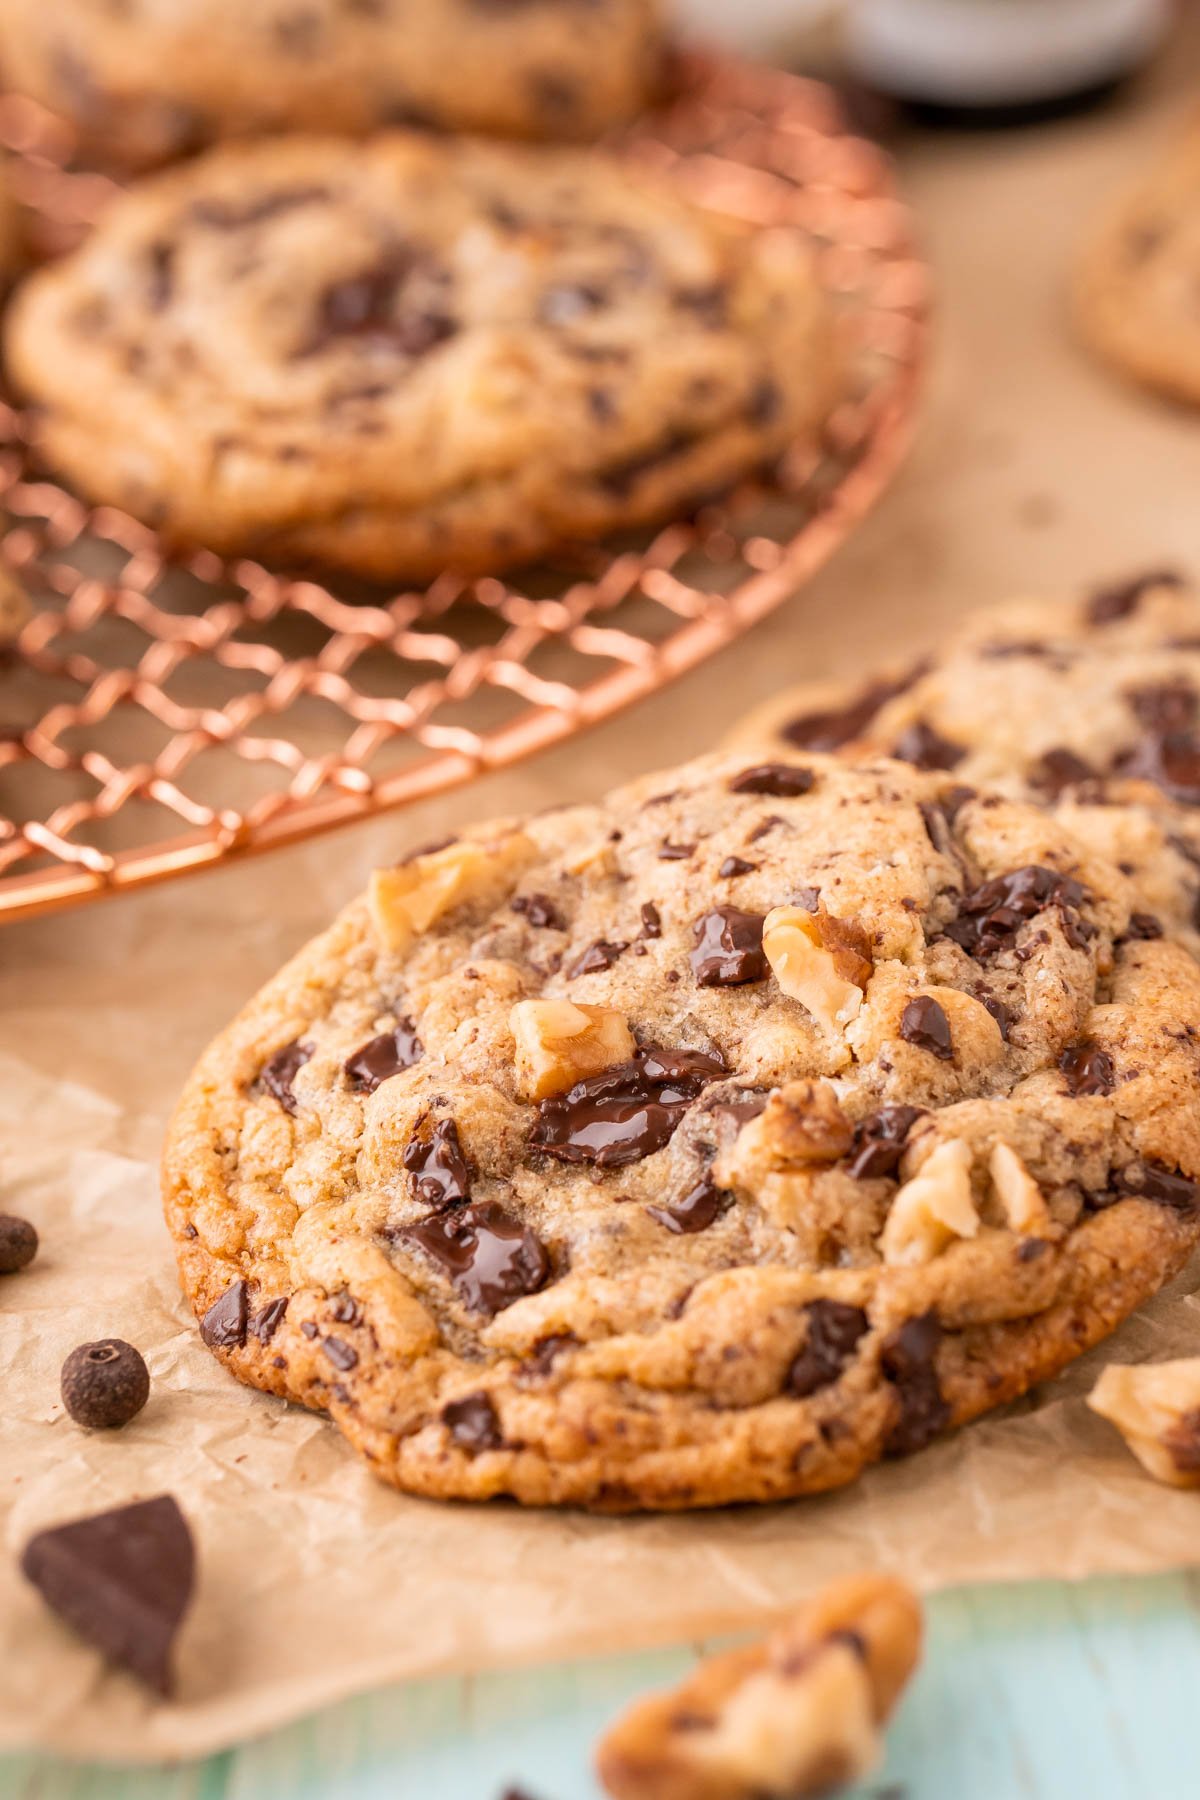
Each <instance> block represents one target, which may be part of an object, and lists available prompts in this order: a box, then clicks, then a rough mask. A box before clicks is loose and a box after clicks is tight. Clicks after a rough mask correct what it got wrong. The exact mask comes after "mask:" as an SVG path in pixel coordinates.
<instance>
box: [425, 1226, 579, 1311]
mask: <svg viewBox="0 0 1200 1800" xmlns="http://www.w3.org/2000/svg"><path fill="white" fill-rule="evenodd" d="M392 1235H393V1238H394V1240H395V1241H396V1242H399V1243H403V1244H414V1245H416V1246H417V1248H418V1249H420V1250H423V1251H424V1252H425V1255H426V1256H428V1257H429V1258H430V1260H431V1261H432V1262H434V1263H436V1264H437V1265H438V1267H439V1268H440V1269H441V1270H442V1271H443V1273H444V1274H446V1275H447V1276H448V1277H449V1279H450V1280H451V1281H452V1282H453V1284H454V1286H455V1288H456V1289H457V1291H458V1293H459V1295H460V1296H461V1298H462V1300H463V1301H464V1303H465V1304H466V1305H467V1306H468V1307H470V1309H471V1311H472V1312H483V1313H492V1314H494V1313H498V1312H501V1311H503V1309H504V1308H505V1307H506V1306H511V1305H512V1303H513V1301H514V1300H520V1299H521V1298H522V1296H523V1295H525V1294H536V1293H537V1291H538V1289H539V1288H541V1287H544V1286H545V1284H546V1282H547V1281H548V1280H549V1277H550V1258H549V1256H548V1255H547V1252H546V1247H545V1245H544V1244H543V1243H542V1242H541V1241H540V1239H539V1238H537V1237H536V1236H535V1235H534V1233H533V1232H532V1231H530V1230H529V1228H528V1226H526V1225H523V1224H522V1223H521V1221H520V1220H519V1219H515V1218H513V1216H512V1214H511V1213H506V1212H505V1210H504V1208H503V1207H502V1206H498V1205H497V1204H496V1203H495V1201H491V1200H489V1201H485V1202H482V1203H481V1204H478V1205H474V1206H463V1207H459V1208H458V1209H457V1210H456V1211H454V1212H447V1213H440V1214H438V1215H437V1216H436V1217H434V1218H432V1219H425V1220H423V1221H422V1223H421V1224H419V1225H406V1226H404V1227H402V1229H401V1230H399V1231H397V1232H394V1233H393V1234H392Z"/></svg>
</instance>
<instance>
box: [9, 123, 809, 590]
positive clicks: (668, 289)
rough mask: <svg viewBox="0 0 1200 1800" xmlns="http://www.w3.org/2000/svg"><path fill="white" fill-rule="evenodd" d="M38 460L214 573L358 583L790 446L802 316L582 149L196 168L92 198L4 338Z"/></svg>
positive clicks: (580, 529) (636, 512) (757, 237)
mask: <svg viewBox="0 0 1200 1800" xmlns="http://www.w3.org/2000/svg"><path fill="white" fill-rule="evenodd" d="M7 344H8V357H9V364H10V369H11V372H12V374H13V375H14V376H15V378H16V380H17V381H18V383H19V385H20V386H21V387H22V388H23V389H24V391H25V392H26V394H27V395H28V396H29V397H30V398H31V399H33V400H34V401H35V402H36V403H37V406H38V409H39V414H40V438H39V442H40V445H41V447H42V449H43V451H44V452H45V454H46V455H47V456H48V457H49V458H50V460H51V461H52V462H54V463H55V464H56V465H57V466H58V467H59V468H60V469H61V470H63V471H64V472H65V473H66V474H67V476H68V477H69V478H70V479H71V481H72V482H73V483H74V484H75V485H76V486H77V487H78V488H79V489H80V490H81V491H82V492H84V493H85V494H88V495H90V496H91V497H92V498H94V499H97V500H101V501H107V502H110V503H113V504H115V505H117V506H121V507H124V508H126V509H127V510H129V511H131V512H133V513H135V514H137V515H138V516H139V517H142V518H145V519H148V520H151V521H153V522H154V523H155V524H157V525H159V526H161V528H162V529H163V530H164V531H165V532H166V533H167V534H168V535H169V536H171V537H172V538H175V539H179V540H183V541H187V542H199V543H206V544H209V545H210V546H212V547H213V548H215V549H217V550H226V551H231V552H237V551H247V550H249V551H253V552H255V553H259V554H263V555H268V556H272V557H276V558H289V559H297V558H299V559H308V558H316V559H318V560H321V561H325V562H331V563H336V564H339V565H343V566H345V567H348V568H352V569H357V570H359V571H361V572H363V573H365V574H368V575H377V576H381V577H392V576H402V575H407V576H412V577H422V576H429V575H433V574H436V573H437V572H438V571H440V570H441V569H443V568H445V567H447V566H451V567H455V568H458V569H467V570H478V569H488V568H494V567H497V566H499V565H502V564H505V563H512V562H514V561H520V560H522V559H525V558H528V557H530V556H533V555H535V554H537V553H539V552H541V551H543V550H545V549H547V548H548V547H550V546H551V545H554V544H556V543H559V542H561V541H562V540H564V539H569V538H572V537H591V536H596V535H598V534H601V533H604V532H606V531H608V530H610V529H612V528H613V527H616V526H622V525H630V524H636V523H640V522H644V521H648V520H652V519H657V518H660V517H663V516H666V515H669V514H671V513H673V512H676V511H677V510H679V509H680V508H683V507H685V506H687V505H688V504H689V503H690V502H691V501H693V500H694V499H696V498H697V497H699V496H702V495H706V494H709V493H711V492H712V491H713V490H714V489H717V488H720V487H721V486H723V485H727V484H728V483H729V482H731V481H732V480H733V479H735V478H736V477H737V476H738V475H739V474H741V473H743V472H744V471H746V470H748V469H749V468H751V467H752V466H754V465H756V464H758V463H761V462H763V461H764V460H766V459H768V458H769V457H771V456H772V455H774V454H776V453H778V452H779V451H781V450H782V449H783V447H784V446H785V445H786V444H787V443H789V442H790V441H791V440H792V439H793V438H794V437H795V436H796V435H797V434H803V433H806V432H810V431H812V430H814V429H815V427H816V425H817V423H818V421H819V420H820V419H821V418H822V417H823V415H824V413H825V411H826V409H827V407H828V404H829V401H830V396H831V391H832V375H831V356H830V341H829V333H828V329H827V323H826V315H825V309H824V304H823V297H822V295H821V293H820V291H819V290H818V288H817V287H816V285H815V283H814V281H813V278H812V274H811V271H810V266H809V261H808V256H807V252H806V251H805V249H804V248H803V246H802V245H801V243H800V242H799V240H798V239H797V237H796V236H795V235H793V234H790V233H772V232H763V233H758V234H753V235H749V236H748V235H745V234H743V233H740V232H736V231H734V230H733V228H732V227H724V226H722V225H720V224H718V223H717V222H716V221H714V220H713V219H712V218H710V217H709V216H707V215H704V214H702V213H700V212H698V211H696V210H694V209H692V208H690V207H688V206H686V205H684V204H683V203H682V202H681V201H679V200H677V199H676V198H675V197H674V196H673V195H672V194H670V193H669V192H667V191H665V190H664V189H658V188H651V187H649V186H647V185H645V184H644V183H643V182H641V181H640V180H638V179H635V177H634V176H633V175H631V174H629V173H627V172H626V171H625V170H624V169H623V168H622V167H621V165H620V164H619V163H617V162H616V161H615V160H611V159H607V158H602V157H601V156H600V155H599V153H597V152H592V153H589V152H585V151H572V150H557V151H550V150H547V151H542V152H540V153H539V152H531V151H523V150H519V149H511V148H503V147H496V146H488V145H485V144H482V143H458V144H450V143H448V142H447V143H441V142H435V141H433V140H429V139H423V138H419V137H415V136H409V135H403V134H394V135H392V136H390V137H385V138H378V139H375V140H374V141H373V142H372V143H371V144H369V145H367V146H363V145H354V144H348V143H345V142H342V141H338V140H336V139H312V138H309V139H297V140H295V141H292V142H288V143H267V144H262V145H257V146H252V145H245V146H242V145H238V146H227V147H225V148H224V149H222V150H218V151H214V152H211V153H210V154H209V155H208V156H207V157H204V158H202V159H201V160H199V161H198V162H196V163H193V164H191V165H189V166H188V167H186V168H184V169H181V170H178V171H174V172H172V173H170V174H168V175H165V176H160V177H157V178H156V179H154V180H153V181H151V182H149V183H147V184H145V185H143V186H142V187H141V189H140V190H139V191H137V192H136V193H134V194H131V195H129V196H128V197H126V198H124V199H122V200H121V201H119V202H118V203H117V204H116V205H115V206H114V207H113V208H112V210H111V211H110V212H108V213H107V214H106V215H105V218H104V221H103V222H102V224H101V225H100V226H99V228H98V229H97V230H96V232H95V233H94V234H93V236H92V237H91V238H90V240H89V241H88V243H87V244H86V245H85V246H84V247H83V248H82V249H81V250H80V251H78V252H77V253H76V254H75V255H74V256H71V257H68V258H67V259H66V260H65V261H63V262H61V263H59V264H57V265H55V266H54V267H53V268H51V269H48V270H46V271H44V272H42V273H40V274H38V275H36V276H35V277H34V278H33V279H32V280H31V281H30V282H29V283H28V284H27V286H26V287H25V288H24V290H23V291H22V293H21V295H20V296H19V298H18V300H17V302H16V306H15V310H14V313H13V315H12V318H11V321H10V324H9V328H8V338H7Z"/></svg>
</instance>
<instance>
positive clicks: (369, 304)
mask: <svg viewBox="0 0 1200 1800" xmlns="http://www.w3.org/2000/svg"><path fill="white" fill-rule="evenodd" d="M417 267H418V262H417V259H416V258H414V257H413V256H411V255H408V254H405V253H404V252H398V253H397V254H395V255H393V256H390V257H384V258H383V259H381V260H380V261H379V262H378V263H377V264H376V265H375V266H374V267H373V268H370V269H364V270H362V271H361V272H360V273H359V274H357V275H350V276H347V277H346V278H345V279H344V280H342V281H335V282H333V283H332V284H331V285H330V286H329V287H327V288H326V289H325V291H324V293H323V294H322V295H321V297H320V300H319V302H318V305H317V316H316V323H315V326H314V329H313V331H312V333H311V335H310V337H309V338H308V340H307V341H306V342H305V344H304V345H303V346H302V348H301V349H300V351H299V352H298V354H299V355H301V356H312V355H313V354H315V353H316V352H317V351H320V350H324V349H326V348H327V347H328V346H329V345H330V344H334V343H337V342H338V341H339V340H341V339H344V338H358V339H360V340H363V341H366V342H369V343H370V344H371V345H373V346H378V347H380V348H387V349H392V350H396V351H399V352H400V354H401V355H404V356H423V355H424V354H425V353H426V351H429V350H432V349H434V348H435V347H436V346H437V345H438V344H441V343H444V342H445V340H446V339H447V338H449V337H453V335H454V333H455V332H456V331H457V329H458V327H457V325H456V323H455V321H454V320H453V319H451V318H449V317H448V316H447V315H446V314H444V313H441V312H437V311H430V310H428V309H426V308H413V307H411V306H410V307H407V308H406V307H405V306H404V305H403V304H402V289H403V287H404V284H405V282H406V281H407V279H408V277H409V276H410V275H411V274H412V273H413V272H414V270H415V269H416V268H417Z"/></svg>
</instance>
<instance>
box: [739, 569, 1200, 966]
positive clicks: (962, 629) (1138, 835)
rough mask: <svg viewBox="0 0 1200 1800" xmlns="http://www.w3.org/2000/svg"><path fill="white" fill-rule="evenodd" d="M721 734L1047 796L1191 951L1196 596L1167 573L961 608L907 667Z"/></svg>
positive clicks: (1196, 809)
mask: <svg viewBox="0 0 1200 1800" xmlns="http://www.w3.org/2000/svg"><path fill="white" fill-rule="evenodd" d="M727 741H728V742H729V743H730V744H737V745H739V746H742V745H744V746H746V747H747V749H748V750H750V749H754V748H755V747H757V749H758V750H759V751H761V753H762V754H764V755H776V754H779V755H793V756H794V755H795V754H796V753H797V752H798V751H802V750H805V749H817V750H822V751H834V750H836V751H839V752H840V753H842V754H845V755H847V756H856V755H861V754H876V755H880V754H882V755H891V756H898V757H901V758H904V759H906V760H908V761H910V762H911V763H913V764H914V766H916V767H919V768H927V769H933V768H937V769H942V770H944V771H945V772H946V774H947V776H948V777H949V778H951V779H953V780H954V781H955V782H956V783H958V784H960V785H964V786H972V785H975V786H986V787H989V788H994V789H996V790H998V791H1000V792H1003V793H1006V794H1009V795H1010V796H1012V797H1013V798H1015V799H1022V800H1030V801H1036V802H1038V804H1040V805H1046V806H1049V807H1050V808H1051V809H1052V811H1053V812H1054V814H1055V816H1056V817H1057V818H1059V819H1060V820H1061V822H1062V823H1063V824H1065V825H1066V826H1067V827H1068V828H1069V829H1071V830H1072V831H1074V832H1077V833H1081V834H1082V835H1083V836H1084V837H1086V838H1087V840H1088V841H1089V842H1090V843H1091V844H1093V845H1094V847H1095V848H1096V849H1097V850H1099V851H1100V852H1101V854H1103V855H1105V856H1107V857H1108V858H1109V860H1111V861H1113V862H1115V863H1118V864H1120V865H1121V866H1122V867H1123V868H1124V869H1125V870H1126V872H1127V873H1129V874H1130V875H1132V876H1133V877H1134V878H1135V879H1136V881H1137V883H1138V885H1139V886H1140V888H1141V891H1142V894H1143V910H1144V911H1145V913H1146V914H1147V921H1146V924H1145V928H1146V929H1148V930H1154V929H1155V928H1156V925H1157V926H1161V927H1162V928H1163V929H1164V930H1167V931H1169V932H1170V933H1171V934H1172V935H1174V936H1177V937H1179V938H1180V939H1181V940H1182V941H1183V942H1185V943H1186V944H1187V945H1188V946H1189V948H1190V949H1192V950H1193V952H1196V953H1200V936H1198V935H1197V927H1198V925H1200V600H1198V599H1197V596H1196V594H1195V592H1194V590H1192V589H1191V588H1189V586H1188V585H1187V584H1186V583H1185V582H1184V581H1183V580H1182V579H1181V577H1179V576H1177V575H1175V574H1174V573H1172V572H1170V571H1165V570H1164V571H1156V572H1152V573H1149V574H1145V575H1141V576H1137V577H1134V578H1132V579H1129V580H1124V581H1120V582H1116V583H1114V584H1112V585H1111V586H1107V587H1103V588H1098V589H1097V590H1096V591H1095V592H1094V593H1092V594H1091V595H1090V596H1088V597H1087V598H1086V599H1083V600H1080V601H1071V602H1044V601H1033V600H1029V601H1025V600H1022V601H1018V602H1015V603H1011V604H1009V605H1006V606H1001V607H989V608H986V609H984V610H982V611H979V612H975V613H972V614H970V615H969V616H968V617H967V619H966V620H965V621H964V623H963V624H962V625H961V626H959V627H958V628H957V629H955V630H953V631H951V632H950V633H949V634H948V636H947V637H946V638H945V639H944V640H943V642H942V644H941V645H940V647H939V648H938V649H937V650H935V651H934V652H933V653H932V654H931V655H930V656H929V657H928V658H927V659H926V660H925V661H923V662H922V663H920V664H919V665H917V666H916V667H910V668H908V669H905V670H898V671H895V672H892V673H888V674H884V675H879V676H874V677H869V678H868V679H867V680H865V681H862V682H857V683H855V682H849V681H846V682H830V683H825V684H823V685H819V686H818V685H814V684H801V685H800V686H797V687H794V688H788V689H785V690H784V691H783V692H781V693H779V694H777V695H775V696H774V697H773V698H772V699H770V700H768V701H765V702H764V703H763V704H762V705H761V706H759V707H757V708H755V710H754V711H753V712H752V713H750V714H749V716H748V717H747V718H746V719H745V720H743V721H742V722H741V723H740V724H739V725H738V726H736V727H735V729H734V730H733V732H732V733H731V734H730V736H729V738H728V740H727Z"/></svg>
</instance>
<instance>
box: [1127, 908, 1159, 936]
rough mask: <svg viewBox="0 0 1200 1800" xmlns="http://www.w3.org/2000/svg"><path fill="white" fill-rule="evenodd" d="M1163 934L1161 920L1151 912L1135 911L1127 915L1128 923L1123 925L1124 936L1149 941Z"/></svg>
mask: <svg viewBox="0 0 1200 1800" xmlns="http://www.w3.org/2000/svg"><path fill="white" fill-rule="evenodd" d="M1162 934H1163V928H1162V920H1161V919H1156V918H1155V916H1154V914H1153V913H1145V912H1135V913H1130V915H1129V924H1128V925H1127V926H1126V927H1125V936H1126V938H1135V939H1137V940H1139V941H1140V942H1143V943H1149V942H1151V941H1152V940H1153V939H1154V938H1160V937H1161V936H1162Z"/></svg>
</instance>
